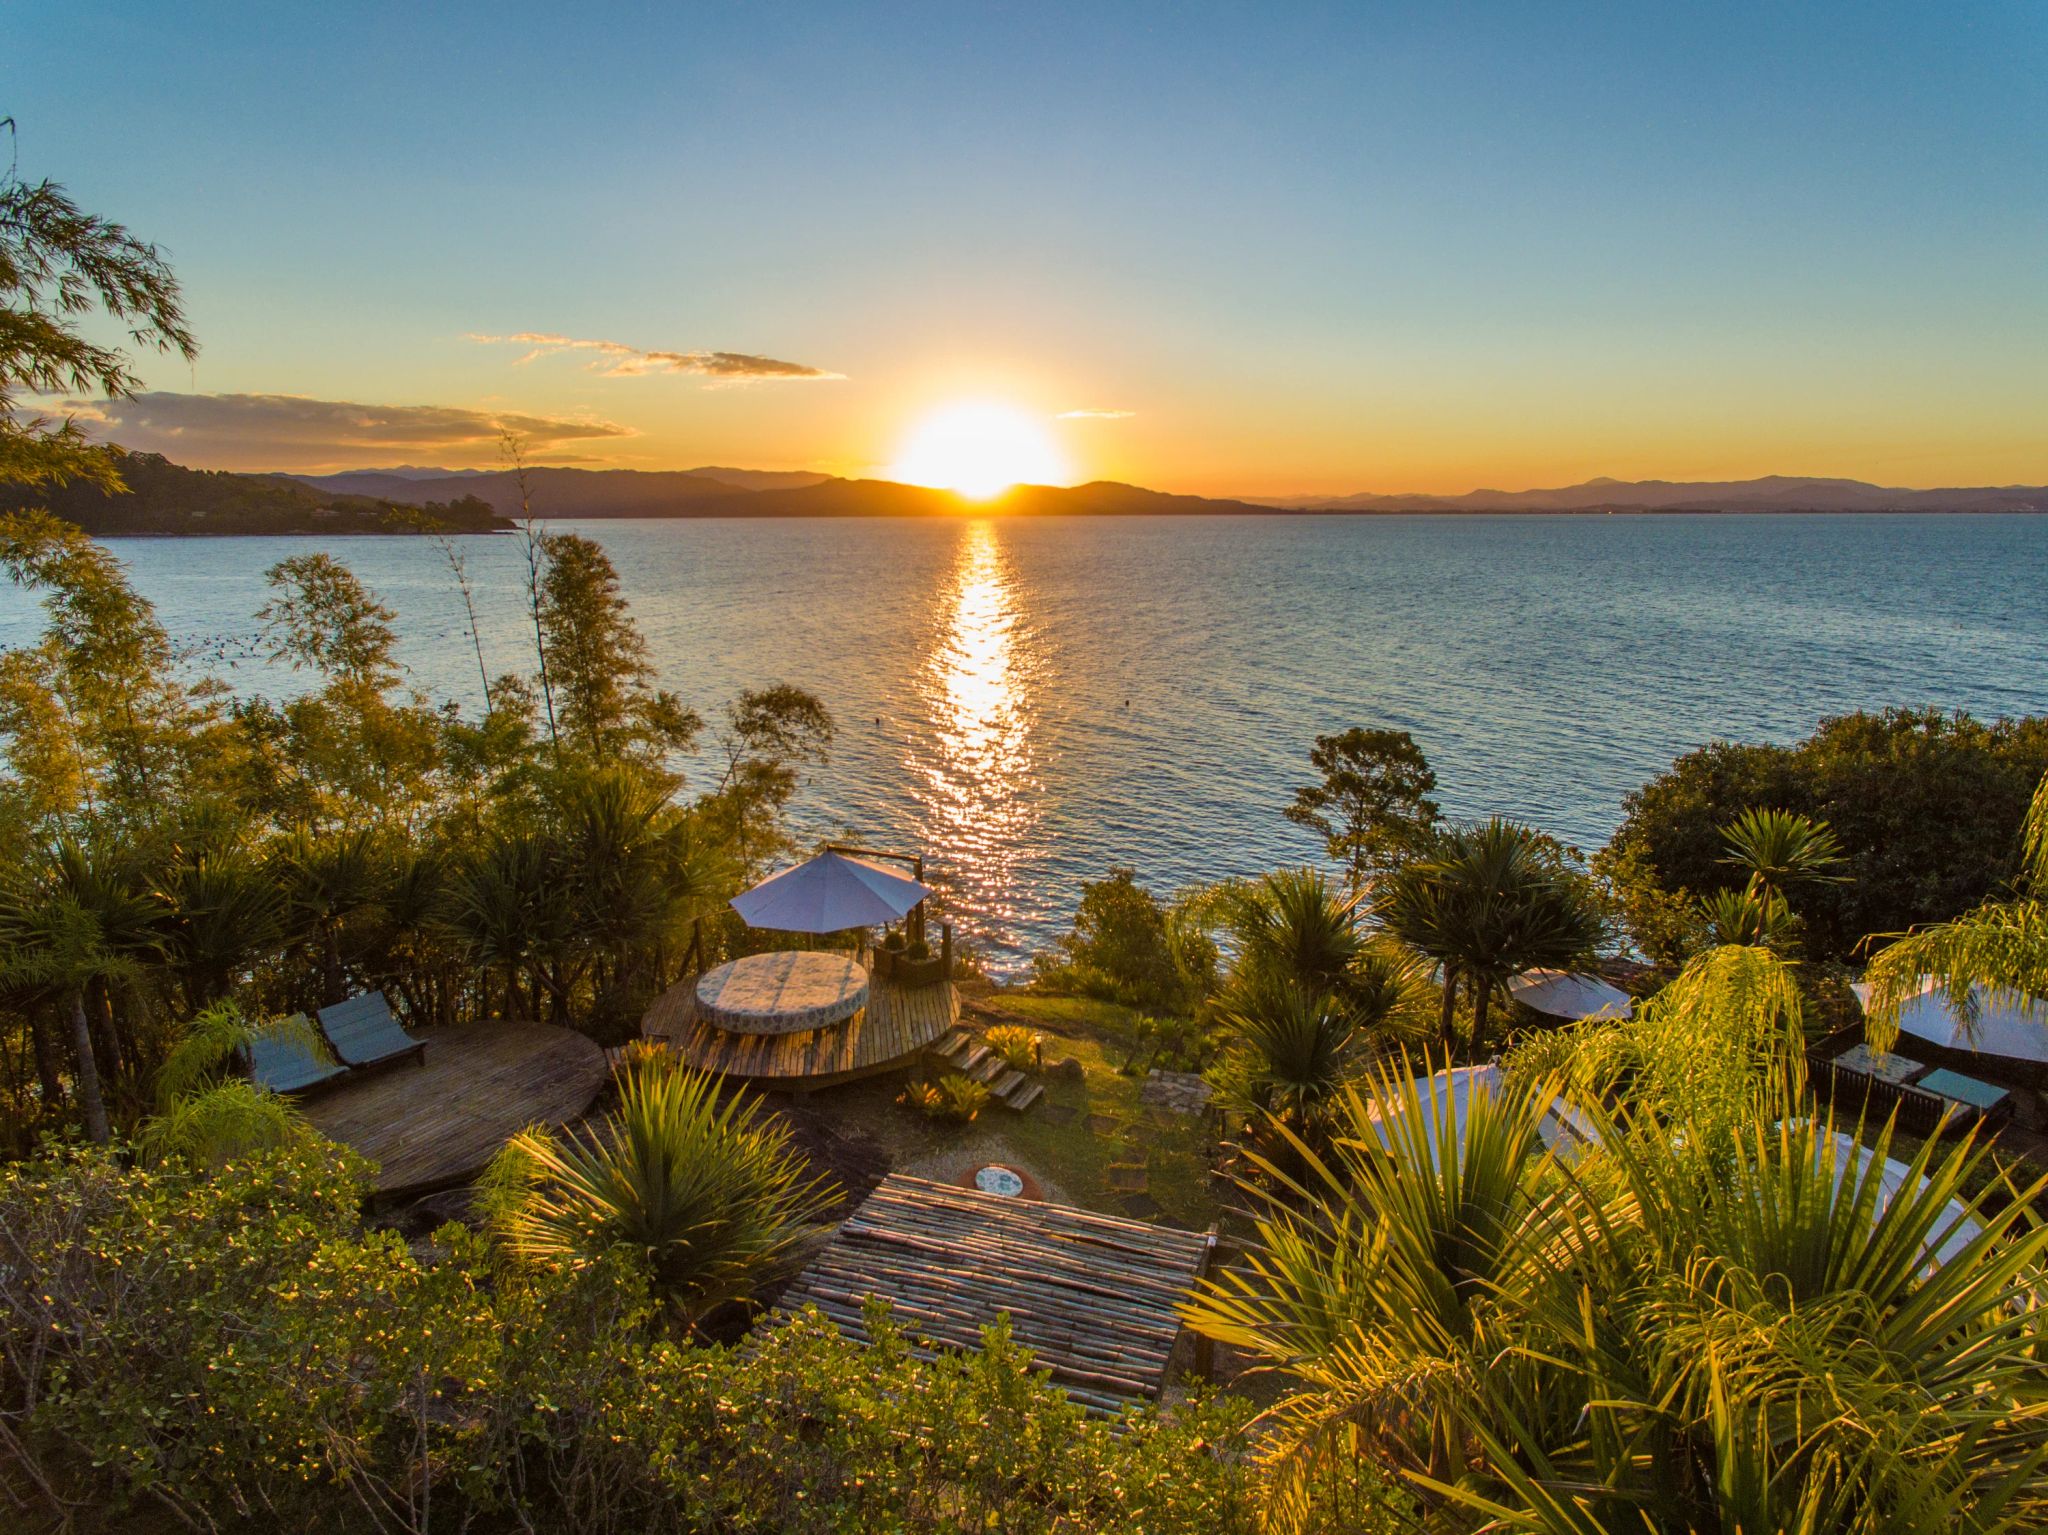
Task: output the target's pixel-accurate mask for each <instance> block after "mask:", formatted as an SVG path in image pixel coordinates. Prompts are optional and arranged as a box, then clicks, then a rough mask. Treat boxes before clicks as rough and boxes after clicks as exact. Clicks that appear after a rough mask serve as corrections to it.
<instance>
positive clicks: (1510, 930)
mask: <svg viewBox="0 0 2048 1535" xmlns="http://www.w3.org/2000/svg"><path fill="white" fill-rule="evenodd" d="M1374 914H1375V916H1376V917H1377V919H1378V921H1379V922H1380V923H1381V924H1382V925H1383V926H1384V927H1385V928H1386V929H1387V931H1388V932H1390V933H1392V934H1393V935H1394V936H1395V937H1396V938H1398V939H1400V940H1401V941H1402V942H1403V943H1406V944H1408V945H1409V946H1410V947H1412V948H1413V949H1415V950H1416V951H1417V952H1418V953H1420V954H1423V955H1425V956H1426V957H1427V958H1429V959H1432V960H1434V961H1436V962H1437V964H1439V965H1441V966H1442V967H1443V990H1444V996H1443V1013H1442V1018H1441V1022H1440V1026H1439V1027H1440V1032H1441V1033H1442V1036H1443V1040H1444V1044H1445V1046H1446V1047H1447V1048H1448V1046H1449V1044H1450V1041H1451V1025H1452V1018H1453V1014H1454V1009H1455V1007H1456V1001H1457V987H1458V986H1459V985H1460V984H1461V983H1463V984H1465V985H1467V986H1469V988H1470V989H1471V993H1472V1043H1471V1051H1472V1054H1473V1055H1475V1056H1477V1055H1479V1054H1480V1053H1481V1052H1482V1051H1483V1050H1484V1048H1485V1045H1486V1024H1487V1015H1488V1011H1489V1009H1490V1006H1491V1004H1492V1001H1493V999H1494V997H1495V996H1496V995H1497V994H1498V993H1500V992H1502V991H1504V990H1505V989H1506V987H1507V983H1508V982H1509V981H1510V980H1512V979H1513V978H1514V977H1515V976H1516V975H1518V974H1520V973H1521V972H1522V971H1524V970H1528V969H1532V968H1535V967H1538V966H1543V967H1551V968H1562V969H1569V968H1571V967H1572V966H1574V965H1576V964H1579V963H1580V962H1582V961H1583V960H1585V959H1586V958H1588V957H1589V956H1590V955H1591V954H1592V952H1593V949H1594V947H1595V945H1597V944H1598V943H1599V941H1600V939H1601V937H1602V935H1603V923H1602V921H1601V917H1600V913H1599V909H1598V907H1597V905H1596V904H1595V902H1594V900H1593V895H1592V891H1591V889H1590V887H1589V886H1588V884H1587V882H1586V881H1585V880H1583V879H1582V878H1580V877H1578V876H1577V875H1576V874H1574V873H1573V872H1571V871H1569V870H1567V869H1566V868H1565V867H1564V866H1563V863H1562V860H1561V858H1560V857H1559V854H1558V852H1557V848H1556V844H1555V843H1553V842H1551V841H1550V840H1549V839H1548V838H1545V837H1543V836H1542V835H1541V834H1539V833H1537V832H1535V831H1533V830H1531V829H1530V828H1528V827H1526V826H1517V825H1515V824H1514V823H1512V822H1509V821H1504V820H1502V819H1500V818H1499V817H1498V816H1496V817H1494V818H1493V819H1492V820H1490V821H1487V822H1486V823H1484V824H1483V825H1480V826H1472V827H1461V828H1459V829H1457V830H1456V831H1453V832H1451V833H1449V834H1448V835H1446V836H1444V837H1443V838H1442V839H1441V840H1440V842H1439V845H1438V847H1437V850H1436V851H1435V852H1433V853H1431V854H1430V855H1429V856H1427V857H1425V858H1421V859H1418V860H1416V861H1414V862H1412V863H1409V864H1406V865H1404V866H1403V867H1402V868H1401V869H1399V870H1398V871H1397V872H1396V873H1395V874H1394V876H1393V877H1392V878H1391V879H1390V880H1388V881H1387V882H1386V885H1385V887H1384V892H1383V894H1382V896H1381V898H1380V900H1379V901H1378V902H1376V904H1375V907H1374Z"/></svg>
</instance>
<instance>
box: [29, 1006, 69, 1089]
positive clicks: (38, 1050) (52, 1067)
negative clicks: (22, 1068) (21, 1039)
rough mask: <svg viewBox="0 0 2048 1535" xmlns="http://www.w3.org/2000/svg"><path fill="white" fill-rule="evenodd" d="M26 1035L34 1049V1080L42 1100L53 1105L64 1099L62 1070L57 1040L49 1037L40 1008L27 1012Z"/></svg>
mask: <svg viewBox="0 0 2048 1535" xmlns="http://www.w3.org/2000/svg"><path fill="white" fill-rule="evenodd" d="M28 1037H29V1044H30V1046H31V1047H32V1048H33V1049H34V1051H35V1057H36V1082H37V1083H38V1085H39V1086H41V1088H42V1090H43V1102H44V1103H45V1104H46V1105H49V1106H51V1107H55V1106H56V1105H58V1104H61V1103H62V1102H63V1101H64V1072H63V1070H62V1068H61V1067H60V1066H59V1064H58V1059H57V1042H56V1041H55V1040H54V1039H52V1038H50V1030H49V1028H48V1026H47V1025H46V1024H45V1023H44V1022H43V1018H42V1015H41V1011H40V1009H39V1010H37V1011H36V1012H33V1013H31V1014H29V1020H28Z"/></svg>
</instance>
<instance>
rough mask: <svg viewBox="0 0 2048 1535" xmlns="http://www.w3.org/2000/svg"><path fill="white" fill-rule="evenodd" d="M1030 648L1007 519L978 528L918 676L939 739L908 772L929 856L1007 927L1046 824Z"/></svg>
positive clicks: (959, 557)
mask: <svg viewBox="0 0 2048 1535" xmlns="http://www.w3.org/2000/svg"><path fill="white" fill-rule="evenodd" d="M1027 651H1028V635H1027V633H1026V631H1025V626H1024V623H1023V620H1022V617H1021V614H1020V612H1019V601H1018V596H1017V592H1016V588H1015V582H1014V579H1013V577H1012V574H1011V571H1010V566H1009V561H1008V559H1007V557H1006V556H1005V554H1004V551H1003V546H1002V541H1001V539H1000V538H999V537H998V536H997V533H996V528H995V524H994V523H992V522H990V521H987V520H981V521H976V522H970V523H967V524H966V525H965V526H964V527H963V528H962V529H961V534H960V544H959V549H958V551H957V553H956V555H955V558H954V564H953V572H952V581H951V586H950V589H949V590H948V591H947V592H946V593H945V594H944V596H943V597H942V599H941V601H940V602H939V604H938V606H937V623H936V625H935V627H934V634H933V644H932V647H931V650H930V652H929V654H928V655H927V657H926V660H925V663H924V666H923V668H922V670H921V672H920V675H919V679H918V684H919V691H920V692H921V693H923V694H924V698H923V703H924V706H925V707H924V712H925V716H926V718H928V719H929V720H930V721H931V722H932V733H931V736H930V738H929V740H928V741H926V742H924V743H922V747H921V749H920V748H918V747H914V748H913V752H912V759H911V761H910V762H909V764H908V766H909V767H910V770H911V777H912V780H913V784H914V786H915V788H916V790H917V795H918V798H919V800H920V801H921V802H922V805H923V809H924V820H925V843H926V847H927V849H928V850H929V851H930V852H931V853H932V854H934V855H935V858H936V861H937V863H938V864H939V865H940V866H941V867H943V868H944V869H945V871H946V873H947V874H948V875H949V876H950V882H951V883H952V884H953V885H954V886H955V887H956V888H957V889H958V890H959V893H960V895H961V896H962V897H963V899H962V901H961V903H960V904H961V906H962V908H963V909H966V910H972V911H974V912H976V913H977V914H979V915H980V916H982V917H983V918H984V919H995V920H996V921H997V922H998V923H1000V922H1001V920H1002V919H1003V918H1004V917H1007V916H1012V915H1014V912H1015V903H1016V899H1017V872H1016V866H1017V863H1018V861H1019V859H1020V857H1021V856H1022V855H1023V854H1024V852H1025V851H1026V850H1027V848H1028V847H1029V844H1030V833H1031V830H1032V828H1033V826H1034V825H1035V824H1036V823H1037V820H1038V812H1037V809H1036V796H1037V790H1038V779H1037V765H1036V761H1035V752H1034V749H1033V744H1032V739H1031V699H1030V688H1029V670H1030V666H1029V659H1028V654H1027Z"/></svg>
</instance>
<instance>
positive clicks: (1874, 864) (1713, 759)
mask: <svg viewBox="0 0 2048 1535" xmlns="http://www.w3.org/2000/svg"><path fill="white" fill-rule="evenodd" d="M2044 773H2048V717H2040V718H2032V719H2018V720H1999V721H1997V722H1995V723H1990V724H1986V723H1982V722H1979V721H1977V720H1974V719H1972V718H1970V717H1969V716H1968V715H1962V714H1953V715H1952V714H1943V713H1940V712H1938V711H1935V710H1902V709H1894V710H1889V711H1887V712H1885V713H1883V714H1849V715H1842V716H1839V717H1836V718H1832V719H1827V720H1823V721H1822V722H1821V724H1820V727H1819V728H1818V729H1817V730H1815V731H1814V733H1813V734H1812V735H1811V736H1809V737H1808V738H1807V739H1806V740H1804V741H1800V742H1797V743H1795V744H1793V745H1790V746H1775V745H1773V746H1762V745H1741V744H1736V743H1731V742H1726V741H1720V742H1715V743H1713V744H1712V745H1709V746H1704V747H1701V748H1700V749H1699V750H1698V751H1694V752H1688V753H1687V754H1686V755H1684V756H1682V757H1680V758H1678V759H1677V760H1676V761H1675V762H1673V763H1672V765H1671V768H1670V770H1669V771H1668V772H1665V773H1662V774H1659V775H1658V776H1657V777H1656V778H1653V779H1652V780H1650V782H1648V783H1646V784H1644V785H1643V787H1642V788H1640V789H1638V790H1636V791H1635V792H1634V793H1632V794H1630V795H1629V796H1627V798H1626V799H1625V800H1624V802H1623V816H1622V822H1621V825H1620V826H1619V827H1618V828H1617V829H1616V831H1615V834H1614V836H1613V838H1612V839H1611V840H1610V841H1609V843H1608V845H1607V847H1606V848H1605V849H1604V850H1603V851H1602V852H1601V854H1600V855H1599V857H1598V858H1597V859H1596V860H1595V865H1594V867H1595V869H1596V871H1597V872H1599V873H1600V874H1602V875H1603V876H1605V877H1607V878H1608V879H1609V880H1610V882H1611V883H1612V884H1613V886H1614V887H1615V889H1616V891H1617V894H1618V895H1619V896H1620V898H1621V904H1622V907H1623V909H1624V912H1625V915H1626V918H1627V921H1628V925H1629V929H1630V932H1631V935H1632V936H1633V937H1634V938H1635V941H1636V942H1637V944H1638V945H1639V946H1640V947H1641V948H1642V949H1643V950H1644V951H1645V952H1646V953H1648V954H1650V955H1651V957H1653V958H1655V959H1658V960H1662V961H1665V962H1668V963H1673V964H1678V963H1683V961H1684V960H1685V958H1686V957H1687V955H1688V953H1689V949H1688V948H1687V946H1686V944H1687V940H1688V938H1689V937H1691V936H1692V935H1690V934H1688V932H1687V924H1685V923H1683V922H1674V921H1672V920H1671V917H1672V915H1673V912H1674V905H1673V900H1674V898H1678V905H1679V907H1680V908H1689V907H1691V905H1692V904H1693V902H1694V900H1695V898H1698V897H1702V896H1707V895H1711V894H1712V893H1713V892H1714V891H1716V890H1720V889H1727V888H1740V887H1741V886H1743V885H1745V884H1747V883H1748V879H1749V870H1748V869H1747V868H1746V867H1744V866H1741V865H1735V864H1729V863H1726V862H1724V861H1723V860H1724V859H1725V857H1726V855H1727V852H1728V848H1727V839H1726V836H1725V828H1727V827H1728V826H1729V825H1730V824H1731V823H1732V822H1734V821H1736V820H1737V819H1738V818H1739V817H1741V816H1742V815H1743V814H1744V813H1746V812H1748V811H1750V810H1752V809H1754V808H1755V807H1758V806H1770V807H1774V808H1776V809H1779V810H1783V811H1786V812H1789V813H1792V814H1796V815H1803V816H1807V817H1810V818H1812V819H1814V820H1825V821H1826V822H1827V824H1828V828H1829V830H1830V831H1831V832H1832V833H1833V834H1834V837H1835V840H1836V842H1837V844H1838V852H1839V854H1840V856H1841V857H1842V859H1843V860H1844V862H1843V863H1842V864H1841V865H1840V866H1839V867H1837V868H1835V869H1834V870H1832V872H1833V873H1835V874H1838V875H1841V876H1844V877H1845V879H1844V882H1842V883H1830V884H1824V885H1808V886H1806V887H1804V888H1803V890H1802V892H1801V893H1800V895H1799V898H1798V907H1799V914H1800V919H1801V921H1802V923H1803V925H1804V928H1805V948H1806V951H1807V953H1808V954H1809V955H1810V956H1811V957H1813V958H1815V959H1820V960H1833V961H1837V962H1840V963H1844V964H1848V963H1855V962H1857V961H1859V960H1860V959H1861V957H1862V952H1863V943H1864V940H1865V938H1866V937H1868V935H1870V934H1872V933H1897V932H1903V931H1905V930H1907V929H1909V928H1913V927H1918V926H1923V925H1925V924H1927V923H1930V922H1943V921H1946V920H1948V919H1949V918H1951V917H1953V916H1955V915H1957V914H1958V913H1960V912H1963V911H1967V910H1969V909H1970V908H1971V907H1973V906H1975V905H1977V904H1979V903H1980V902H1983V901H1985V900H1987V899H1992V898H1996V897H1997V896H1999V895H2000V894H2001V893H2002V892H2004V891H2005V890H2006V889H2007V888H2008V887H2009V885H2010V883H2011V881H2012V879H2013V877H2014V875H2015V873H2016V872H2017V865H2016V863H2015V860H2014V853H2015V850H2016V849H2017V847H2018V845H2019V833H2020V827H2021V823H2022V821H2023V820H2024V818H2025V816H2026V813H2027V805H2028V801H2029V799H2030V798H2031V797H2032V795H2033V792H2034V786H2035V785H2036V784H2037V783H2039V782H2040V780H2041V778H2042V775H2043V774H2044ZM1693 941H1696V938H1694V940H1693Z"/></svg>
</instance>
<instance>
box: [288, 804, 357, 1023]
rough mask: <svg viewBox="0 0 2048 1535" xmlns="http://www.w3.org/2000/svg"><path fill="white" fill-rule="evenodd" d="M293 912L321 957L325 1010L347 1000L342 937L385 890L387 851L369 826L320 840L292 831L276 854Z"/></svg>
mask: <svg viewBox="0 0 2048 1535" xmlns="http://www.w3.org/2000/svg"><path fill="white" fill-rule="evenodd" d="M271 860H272V867H273V869H274V870H275V871H276V876H277V879H278V882H279V884H280V885H281V886H282V887H283V890H284V894H285V899H286V902H287V903H288V909H289V911H290V912H291V914H292V916H293V918H294V919H295V920H296V922H297V923H298V925H299V926H300V928H301V929H302V931H304V932H306V933H307V934H308V935H309V936H310V937H311V939H312V940H313V942H314V944H315V945H316V946H317V948H318V952H319V955H320V1005H321V1006H322V1007H326V1006H328V1005H330V1004H332V1003H335V1002H342V1001H345V1000H347V997H348V978H347V976H346V975H345V974H344V973H343V970H342V952H341V935H342V931H343V929H344V928H345V927H346V926H347V924H348V923H349V921H350V919H352V918H354V917H357V916H359V915H361V914H362V913H364V912H366V911H368V910H370V909H371V908H372V907H374V906H375V905H376V903H377V899H378V896H379V895H380V894H381V893H382V890H383V886H384V870H383V858H382V849H381V847H380V846H379V842H378V837H377V833H376V832H375V831H374V830H372V829H370V828H368V827H358V828H355V829H353V830H347V831H340V832H335V833H332V834H329V835H325V836H323V835H320V834H318V833H316V832H314V831H313V830H311V829H310V828H308V827H303V826H301V827H297V828H294V829H293V830H292V831H290V832H287V833H286V834H285V835H284V836H283V837H282V838H281V839H279V841H278V843H277V845H276V846H275V847H274V848H273V850H272V852H271Z"/></svg>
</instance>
